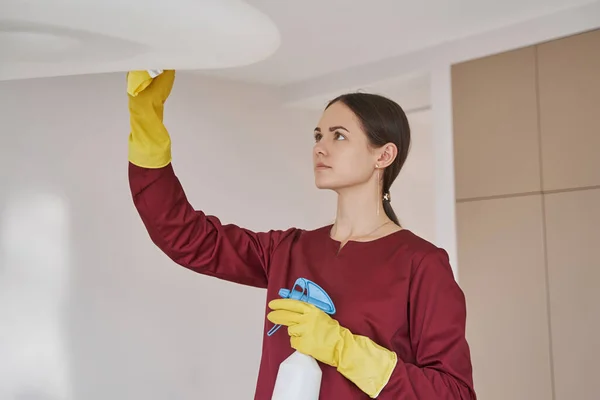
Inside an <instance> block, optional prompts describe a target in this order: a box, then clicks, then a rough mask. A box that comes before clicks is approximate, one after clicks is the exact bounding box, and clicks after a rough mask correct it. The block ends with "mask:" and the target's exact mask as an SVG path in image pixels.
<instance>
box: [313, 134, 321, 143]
mask: <svg viewBox="0 0 600 400" xmlns="http://www.w3.org/2000/svg"><path fill="white" fill-rule="evenodd" d="M322 137H323V135H322V134H320V133H315V142H318V141H319V140H321V138H322Z"/></svg>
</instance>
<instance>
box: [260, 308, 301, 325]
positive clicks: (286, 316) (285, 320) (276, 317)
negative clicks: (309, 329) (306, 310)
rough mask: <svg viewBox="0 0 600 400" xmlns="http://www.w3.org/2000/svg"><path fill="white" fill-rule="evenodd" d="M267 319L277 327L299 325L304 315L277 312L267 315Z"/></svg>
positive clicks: (291, 312) (285, 311)
mask: <svg viewBox="0 0 600 400" xmlns="http://www.w3.org/2000/svg"><path fill="white" fill-rule="evenodd" d="M267 319H268V320H269V321H271V322H272V323H274V324H277V325H285V326H290V325H297V324H299V323H300V321H301V319H302V314H298V313H296V312H293V311H287V310H277V311H271V312H270V313H269V314H267Z"/></svg>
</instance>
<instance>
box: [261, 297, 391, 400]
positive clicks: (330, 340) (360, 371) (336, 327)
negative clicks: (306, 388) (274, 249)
mask: <svg viewBox="0 0 600 400" xmlns="http://www.w3.org/2000/svg"><path fill="white" fill-rule="evenodd" d="M269 307H270V308H271V309H272V310H273V311H271V312H270V313H269V314H268V315H267V318H268V319H269V321H271V322H273V323H274V324H280V325H285V326H287V327H288V334H289V335H290V343H291V346H292V348H294V349H296V350H298V351H299V352H301V353H304V354H307V355H309V356H312V357H313V358H315V359H316V360H319V361H321V362H322V363H325V364H328V365H331V366H332V367H334V368H336V369H337V370H338V371H339V372H340V373H341V374H342V375H344V376H345V377H346V378H348V379H349V380H351V381H352V382H354V384H355V385H357V386H358V387H359V388H360V389H361V390H362V391H363V392H365V393H366V394H368V395H369V396H370V397H372V398H375V397H377V395H378V394H379V392H380V391H381V390H382V389H383V388H384V387H385V385H386V384H387V382H388V380H389V379H390V376H391V374H392V372H393V370H394V368H395V367H396V363H397V362H398V359H397V356H396V353H394V352H392V351H390V350H388V349H386V348H384V347H381V346H379V345H378V344H377V343H375V342H373V341H372V340H371V339H369V338H368V337H366V336H360V335H353V334H352V332H350V331H349V330H348V329H346V328H344V327H342V326H340V324H339V323H338V321H336V320H335V319H333V318H331V317H330V316H329V315H327V314H326V313H325V312H323V311H321V310H320V309H318V308H317V307H315V306H313V305H312V304H308V303H305V302H302V301H299V300H293V299H277V300H273V301H271V302H270V303H269Z"/></svg>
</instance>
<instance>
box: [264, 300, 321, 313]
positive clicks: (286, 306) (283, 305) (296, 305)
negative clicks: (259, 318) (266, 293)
mask: <svg viewBox="0 0 600 400" xmlns="http://www.w3.org/2000/svg"><path fill="white" fill-rule="evenodd" d="M269 308H271V309H272V310H287V311H292V312H295V313H298V314H306V313H309V312H311V311H313V310H315V309H316V307H315V306H313V305H312V304H308V303H305V302H303V301H300V300H294V299H276V300H272V301H271V302H269Z"/></svg>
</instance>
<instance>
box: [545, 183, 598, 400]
mask: <svg viewBox="0 0 600 400" xmlns="http://www.w3.org/2000/svg"><path fill="white" fill-rule="evenodd" d="M545 202H546V232H547V242H548V275H549V288H550V311H551V314H550V316H551V318H550V319H551V323H552V325H551V326H552V330H551V332H552V345H553V358H554V373H555V385H556V400H571V399H578V400H595V399H598V377H600V363H598V360H599V359H600V257H599V256H598V250H599V249H600V189H596V190H580V191H576V192H565V193H556V194H549V195H546V197H545Z"/></svg>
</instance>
